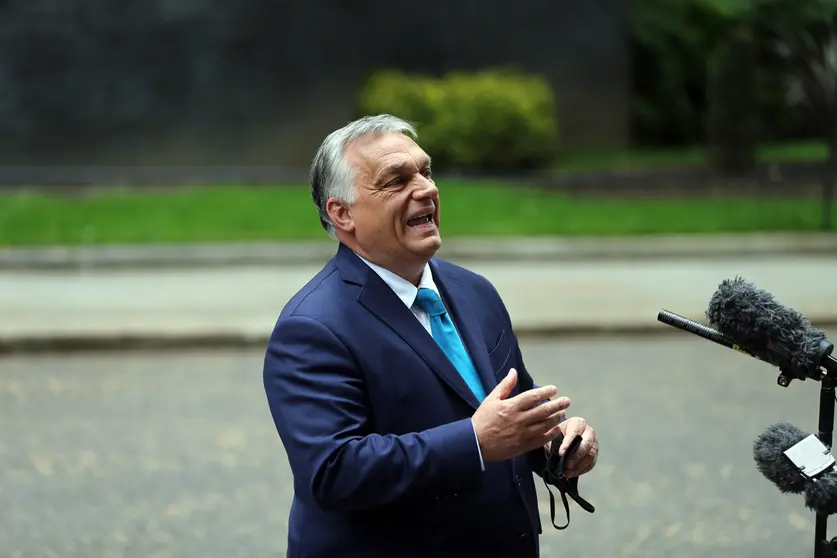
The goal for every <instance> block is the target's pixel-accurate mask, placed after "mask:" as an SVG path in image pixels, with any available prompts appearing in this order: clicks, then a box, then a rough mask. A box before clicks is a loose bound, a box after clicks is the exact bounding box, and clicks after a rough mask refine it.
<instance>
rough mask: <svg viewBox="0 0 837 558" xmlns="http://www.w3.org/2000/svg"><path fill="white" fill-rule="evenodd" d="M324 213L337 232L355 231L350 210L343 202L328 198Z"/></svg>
mask: <svg viewBox="0 0 837 558" xmlns="http://www.w3.org/2000/svg"><path fill="white" fill-rule="evenodd" d="M326 212H327V213H328V216H329V217H331V222H332V223H334V226H335V227H337V229H338V230H341V231H344V232H352V231H354V230H355V220H354V217H352V210H351V208H350V207H349V206H348V205H346V204H345V203H344V202H341V201H340V200H338V199H336V198H328V201H327V202H326Z"/></svg>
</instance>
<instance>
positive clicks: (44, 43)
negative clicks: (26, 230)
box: [0, 0, 630, 167]
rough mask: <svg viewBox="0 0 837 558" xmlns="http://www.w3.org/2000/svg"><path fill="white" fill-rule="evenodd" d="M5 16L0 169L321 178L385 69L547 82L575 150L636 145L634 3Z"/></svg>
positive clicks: (115, 5) (67, 8) (154, 9)
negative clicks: (303, 170) (139, 168)
mask: <svg viewBox="0 0 837 558" xmlns="http://www.w3.org/2000/svg"><path fill="white" fill-rule="evenodd" d="M382 6H383V4H382V3H381V2H376V1H373V0H357V1H353V2H346V1H343V0H296V1H288V0H285V1H281V2H269V1H266V0H238V1H235V2H231V1H221V0H155V1H147V0H122V1H120V2H105V1H103V0H61V1H55V0H6V1H4V2H2V4H0V13H2V17H0V164H3V165H144V164H151V165H207V164H212V165H274V166H277V165H278V166H290V167H305V166H306V165H307V164H308V161H309V159H310V156H311V154H312V153H313V150H314V149H315V148H316V146H317V145H318V144H319V141H321V139H322V137H323V136H324V135H325V134H326V133H328V132H329V131H330V130H332V129H334V128H335V127H337V126H339V125H341V124H342V123H344V122H345V121H347V120H350V119H352V118H354V117H356V116H357V96H358V92H359V91H360V89H361V88H362V86H363V83H364V81H365V80H366V79H367V78H368V77H369V75H370V74H371V73H372V72H373V71H375V70H376V69H378V68H381V67H398V68H400V69H403V70H405V71H409V72H420V73H427V74H431V75H440V74H443V73H445V72H447V71H450V70H452V69H460V70H468V69H479V68H484V67H506V66H510V67H514V68H517V69H520V70H524V71H528V72H535V73H538V74H540V75H542V76H543V77H545V78H546V79H547V80H548V82H549V83H550V85H551V86H552V87H553V89H554V92H555V97H556V101H557V103H558V106H559V112H560V114H561V115H562V120H561V135H562V142H563V143H564V144H565V145H566V146H569V147H589V146H597V147H601V146H607V147H619V146H624V145H626V144H627V142H628V138H629V129H628V127H629V79H630V75H629V54H628V49H627V26H628V2H627V1H624V0H598V1H589V2H577V1H574V0H552V1H547V0H521V1H518V2H506V1H500V0H480V1H476V0H446V1H445V2H436V3H421V4H417V3H415V2H409V1H405V0H393V1H390V2H387V3H386V4H385V9H382Z"/></svg>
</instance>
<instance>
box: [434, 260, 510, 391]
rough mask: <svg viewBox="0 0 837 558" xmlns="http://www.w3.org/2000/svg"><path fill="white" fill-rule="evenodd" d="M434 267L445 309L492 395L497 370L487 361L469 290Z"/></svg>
mask: <svg viewBox="0 0 837 558" xmlns="http://www.w3.org/2000/svg"><path fill="white" fill-rule="evenodd" d="M431 267H432V269H433V279H434V281H435V282H436V286H437V287H439V291H440V292H441V293H442V298H443V299H444V301H445V306H446V307H447V308H448V311H449V312H450V313H451V316H452V319H453V323H454V324H456V328H457V329H458V330H459V335H461V336H462V341H463V342H464V343H465V347H466V348H467V349H468V354H469V355H470V356H471V360H472V362H473V363H474V367H475V368H476V369H477V372H478V373H479V375H480V379H481V380H482V385H483V386H484V387H485V392H486V393H490V392H491V390H493V389H494V388H495V387H496V386H497V379H496V378H495V377H494V370H493V369H492V367H491V361H490V360H489V358H488V349H487V348H486V346H485V339H484V338H483V336H482V328H480V325H479V321H478V319H477V314H476V312H475V311H474V308H473V306H472V305H471V302H470V300H469V298H468V291H467V290H466V288H465V287H464V286H463V285H462V283H461V282H460V281H459V278H458V276H457V275H455V274H452V273H451V274H447V275H443V274H442V273H441V272H440V271H439V268H438V266H437V265H435V262H432V261H431Z"/></svg>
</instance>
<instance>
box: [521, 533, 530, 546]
mask: <svg viewBox="0 0 837 558" xmlns="http://www.w3.org/2000/svg"><path fill="white" fill-rule="evenodd" d="M520 542H521V543H523V546H525V547H528V546H529V535H527V534H526V533H523V534H522V535H520Z"/></svg>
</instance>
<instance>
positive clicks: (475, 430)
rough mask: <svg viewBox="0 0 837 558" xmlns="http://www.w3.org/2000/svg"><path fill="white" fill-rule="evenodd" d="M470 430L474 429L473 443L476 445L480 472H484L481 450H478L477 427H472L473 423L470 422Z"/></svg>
mask: <svg viewBox="0 0 837 558" xmlns="http://www.w3.org/2000/svg"><path fill="white" fill-rule="evenodd" d="M471 428H473V429H474V441H475V442H476V443H477V453H478V454H479V456H480V471H485V461H483V459H482V450H481V449H480V439H479V438H478V437H477V427H476V426H474V421H473V420H472V421H471Z"/></svg>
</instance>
